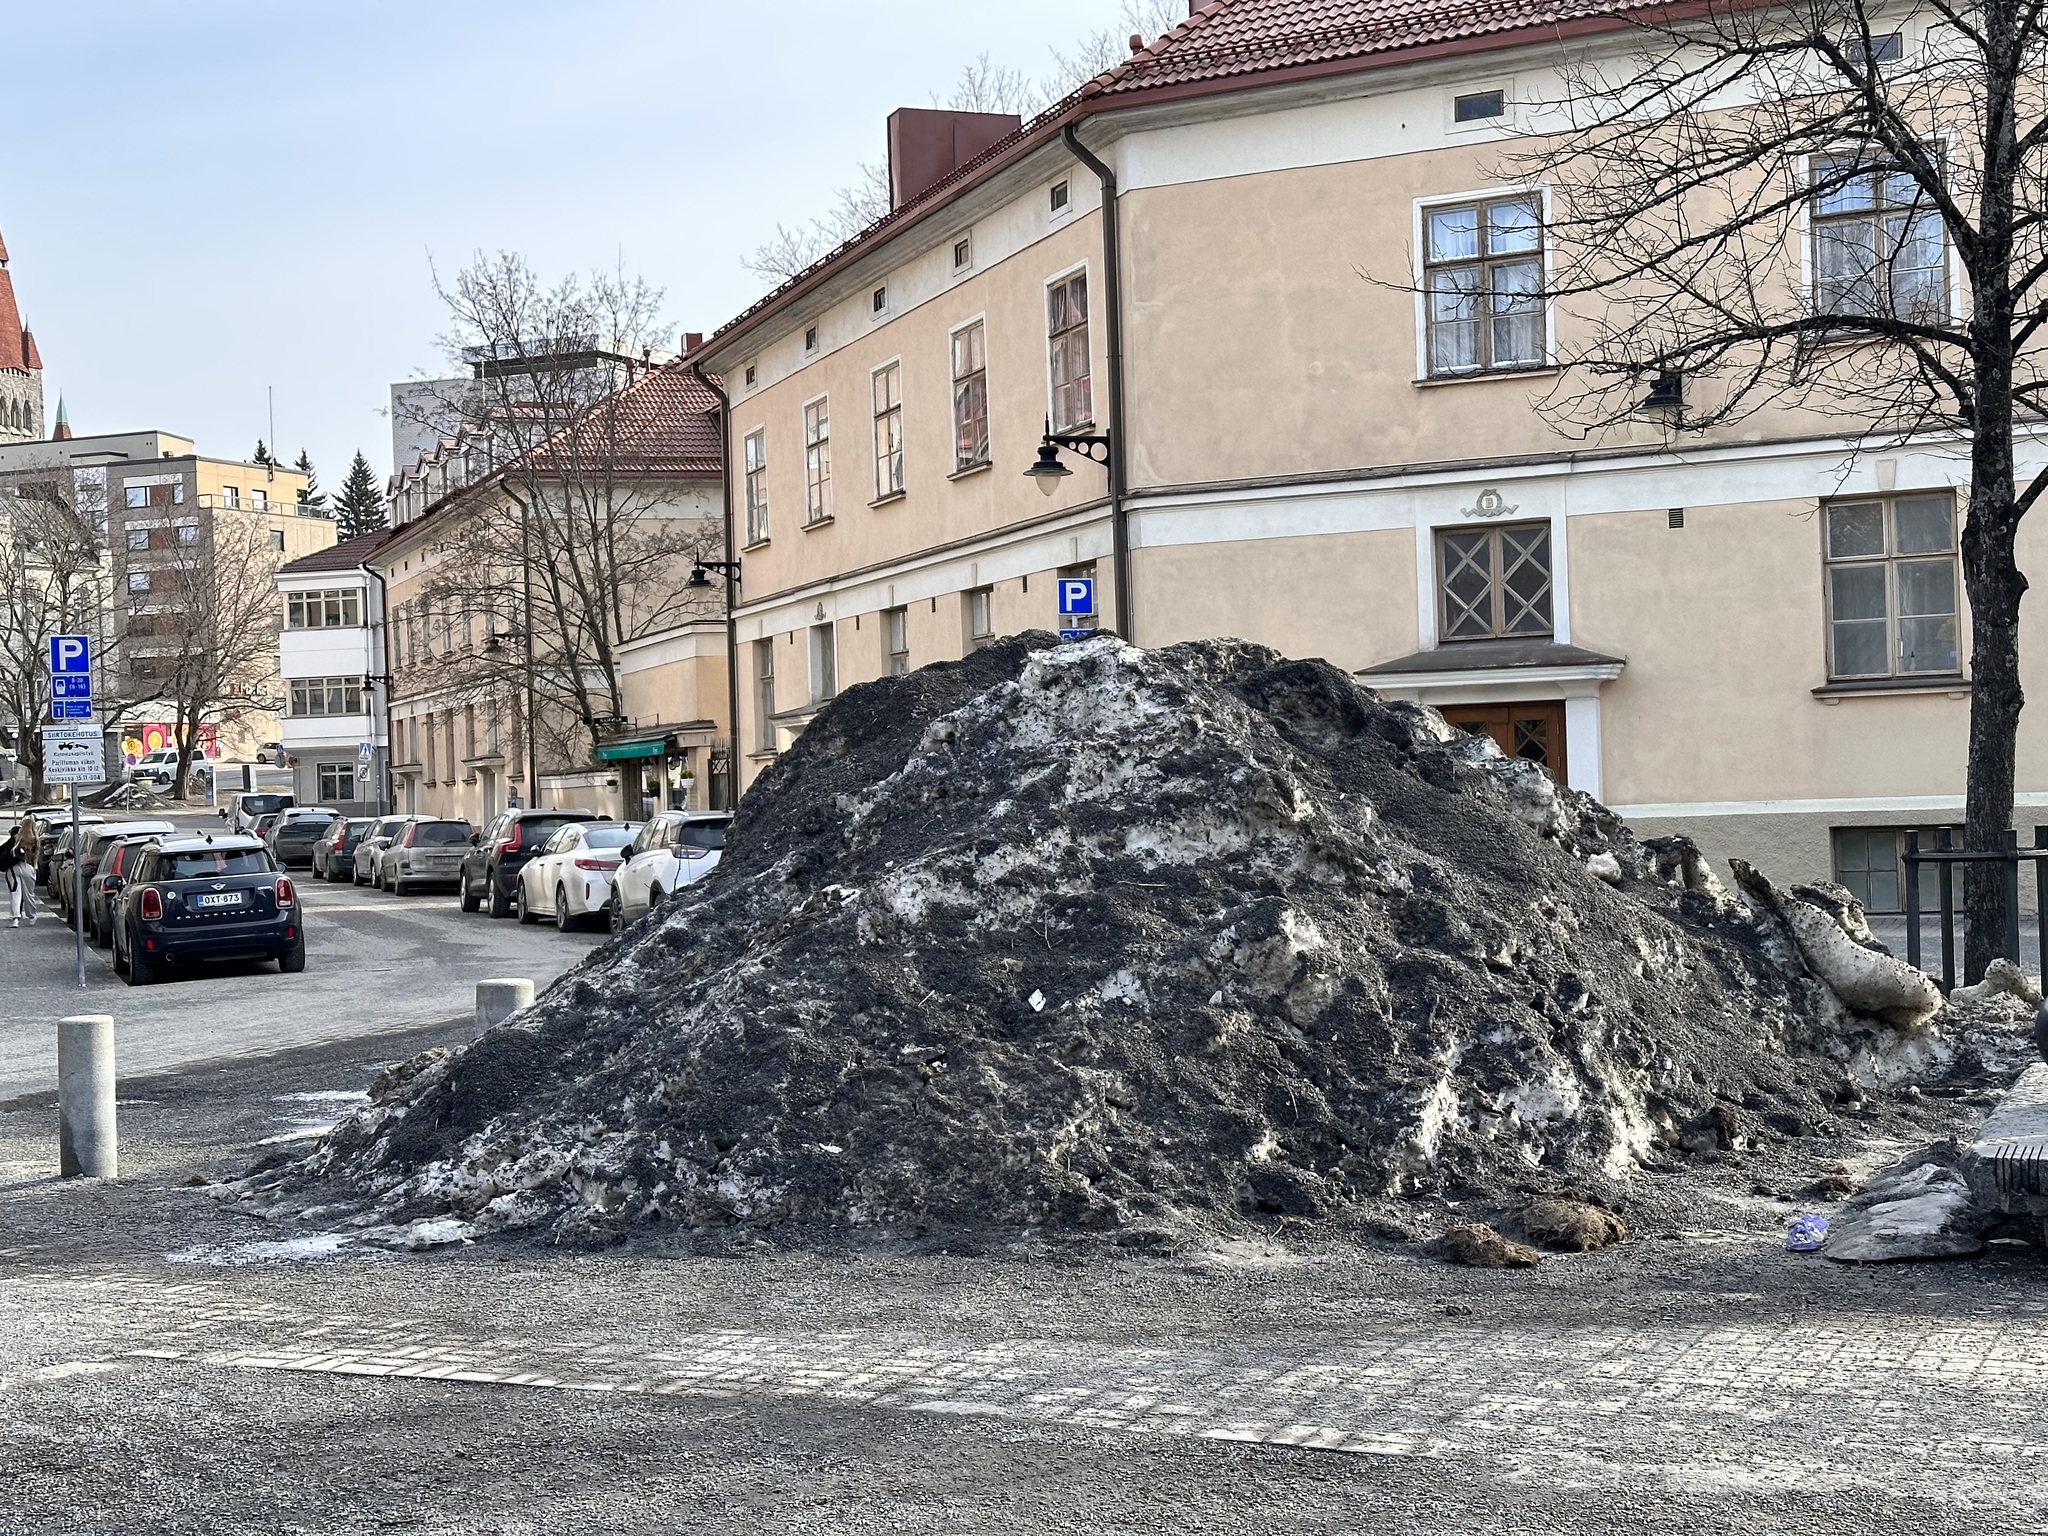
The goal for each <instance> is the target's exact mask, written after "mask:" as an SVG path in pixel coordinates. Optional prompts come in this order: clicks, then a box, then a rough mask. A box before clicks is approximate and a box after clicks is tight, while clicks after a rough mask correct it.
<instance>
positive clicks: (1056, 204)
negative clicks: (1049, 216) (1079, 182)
mask: <svg viewBox="0 0 2048 1536" xmlns="http://www.w3.org/2000/svg"><path fill="white" fill-rule="evenodd" d="M1067 201H1068V199H1067V184H1066V183H1065V182H1064V181H1056V182H1054V183H1053V184H1052V198H1051V203H1052V211H1053V212H1054V213H1065V212H1066V211H1067Z"/></svg>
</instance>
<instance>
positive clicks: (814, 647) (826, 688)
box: [811, 624, 839, 704]
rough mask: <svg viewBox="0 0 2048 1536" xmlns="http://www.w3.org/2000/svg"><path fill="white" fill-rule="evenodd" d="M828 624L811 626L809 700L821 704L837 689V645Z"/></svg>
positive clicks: (830, 626)
mask: <svg viewBox="0 0 2048 1536" xmlns="http://www.w3.org/2000/svg"><path fill="white" fill-rule="evenodd" d="M833 629H834V626H833V625H830V624H813V625H812V626H811V702H812V703H813V704H822V703H824V702H825V701H826V700H827V699H829V698H831V697H832V696H833V695H834V694H835V693H837V692H838V691H839V675H838V674H839V668H838V660H839V658H838V656H837V654H836V653H837V650H838V646H837V644H836V643H835V642H836V638H837V637H836V636H835V635H834V634H833Z"/></svg>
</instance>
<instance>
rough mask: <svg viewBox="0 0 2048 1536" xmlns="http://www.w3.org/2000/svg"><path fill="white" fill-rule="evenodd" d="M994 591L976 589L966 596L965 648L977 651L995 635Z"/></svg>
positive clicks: (983, 588) (991, 588) (986, 588)
mask: <svg viewBox="0 0 2048 1536" xmlns="http://www.w3.org/2000/svg"><path fill="white" fill-rule="evenodd" d="M994 598H995V589H994V588H993V587H976V588H975V589H974V590H973V591H971V592H969V593H968V594H967V648H968V649H969V650H970V651H978V650H980V649H981V648H982V647H983V646H984V645H987V644H988V643H989V641H991V640H993V639H994V638H995V635H996V624H995V612H994V609H995V603H994Z"/></svg>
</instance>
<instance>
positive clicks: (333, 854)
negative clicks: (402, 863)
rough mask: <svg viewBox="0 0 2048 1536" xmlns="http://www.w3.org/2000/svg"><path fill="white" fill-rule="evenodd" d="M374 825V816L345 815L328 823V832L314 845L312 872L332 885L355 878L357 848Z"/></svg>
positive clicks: (375, 822) (375, 819) (375, 823)
mask: <svg viewBox="0 0 2048 1536" xmlns="http://www.w3.org/2000/svg"><path fill="white" fill-rule="evenodd" d="M375 825H377V818H376V817H374V816H343V817H338V818H336V819H335V820H333V821H330V822H328V823H327V830H326V832H325V833H324V834H323V835H322V836H321V838H320V841H319V842H317V843H315V844H314V845H313V863H312V866H311V868H312V871H313V873H314V874H315V875H317V876H318V877H319V878H320V879H322V880H325V881H327V882H328V883H329V884H330V885H331V884H333V883H334V882H336V881H339V880H347V879H350V878H351V877H353V875H354V874H355V867H356V848H357V846H358V845H359V844H360V843H361V842H362V840H363V834H364V833H365V832H367V831H369V830H370V828H372V827H374V826H375Z"/></svg>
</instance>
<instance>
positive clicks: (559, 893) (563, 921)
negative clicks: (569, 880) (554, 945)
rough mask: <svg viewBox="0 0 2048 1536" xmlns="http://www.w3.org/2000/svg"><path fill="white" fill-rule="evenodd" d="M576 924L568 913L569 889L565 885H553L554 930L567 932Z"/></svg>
mask: <svg viewBox="0 0 2048 1536" xmlns="http://www.w3.org/2000/svg"><path fill="white" fill-rule="evenodd" d="M575 926H576V919H575V918H574V917H572V916H571V915H570V914H569V890H568V887H567V886H561V885H558V886H556V887H555V932H557V933H567V932H568V931H569V930H570V929H572V928H574V927H575Z"/></svg>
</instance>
